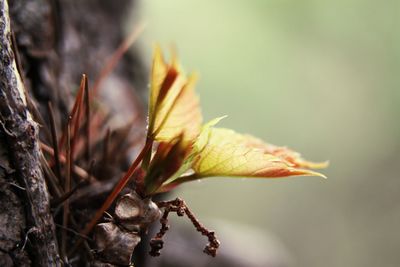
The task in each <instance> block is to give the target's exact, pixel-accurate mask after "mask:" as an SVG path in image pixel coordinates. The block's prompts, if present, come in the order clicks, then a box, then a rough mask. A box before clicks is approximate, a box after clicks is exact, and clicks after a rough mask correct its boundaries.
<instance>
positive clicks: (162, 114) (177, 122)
mask: <svg viewBox="0 0 400 267" xmlns="http://www.w3.org/2000/svg"><path fill="white" fill-rule="evenodd" d="M196 79H197V78H196V76H195V75H191V76H190V77H189V78H186V76H185V75H184V74H183V73H182V70H181V68H180V67H179V63H178V62H177V59H176V58H175V57H174V58H173V59H172V62H171V63H170V64H169V65H167V64H166V63H165V62H164V59H163V57H162V55H161V51H160V49H159V48H158V47H156V49H155V52H154V60H153V68H152V73H151V86H150V104H149V127H148V136H149V137H150V138H152V139H154V140H156V141H163V142H168V141H170V140H172V139H174V138H175V137H177V136H179V135H180V134H182V133H184V138H185V140H186V141H193V140H194V139H195V138H196V137H197V135H198V134H199V132H200V126H201V121H202V116H201V111H200V107H199V99H198V97H197V96H196V94H195V92H194V86H195V83H196Z"/></svg>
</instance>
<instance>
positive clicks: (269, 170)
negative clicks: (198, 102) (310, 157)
mask: <svg viewBox="0 0 400 267" xmlns="http://www.w3.org/2000/svg"><path fill="white" fill-rule="evenodd" d="M198 140H200V141H201V142H204V140H207V142H206V144H202V145H200V146H198V148H199V150H198V151H197V153H196V155H195V156H194V157H193V160H192V165H191V168H192V170H193V171H194V174H192V175H189V176H183V177H180V178H177V179H175V180H174V181H171V182H170V183H166V184H164V185H163V188H162V189H161V190H160V192H161V191H168V190H169V189H171V188H173V187H174V186H176V185H178V184H180V183H183V182H188V181H192V180H195V179H199V178H204V177H211V176H231V177H258V178H277V177H287V176H300V175H309V176H320V177H324V178H325V176H324V175H323V174H320V173H317V172H314V171H311V170H307V169H300V168H298V167H297V166H296V165H294V164H293V163H292V162H290V161H287V160H286V159H285V158H284V157H279V156H276V155H273V154H270V153H268V152H266V150H265V149H261V148H260V146H261V143H255V142H254V141H255V140H258V139H255V138H254V137H251V136H248V135H242V134H238V133H236V132H234V131H232V130H230V129H224V128H209V127H206V128H205V129H203V131H202V133H201V134H200V136H199V138H198ZM258 141H260V140H258ZM260 142H261V141H260ZM194 147H195V148H196V144H195V145H194ZM321 166H322V165H321ZM168 182H169V181H168Z"/></svg>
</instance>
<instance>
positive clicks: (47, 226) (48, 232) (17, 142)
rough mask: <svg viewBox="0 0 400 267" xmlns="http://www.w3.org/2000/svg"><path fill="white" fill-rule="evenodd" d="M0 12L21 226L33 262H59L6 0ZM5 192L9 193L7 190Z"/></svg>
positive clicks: (4, 91)
mask: <svg viewBox="0 0 400 267" xmlns="http://www.w3.org/2000/svg"><path fill="white" fill-rule="evenodd" d="M0 12H1V21H0V22H1V23H0V43H1V55H0V73H1V75H0V82H1V88H0V121H1V126H2V130H3V136H5V140H6V141H7V147H8V151H9V153H8V156H9V160H10V161H11V162H12V166H13V167H14V168H15V171H16V176H17V180H18V182H19V184H20V185H22V186H23V187H24V195H25V197H26V200H27V201H26V206H25V209H26V215H27V222H28V223H27V228H26V229H24V230H25V231H26V230H28V232H29V233H30V234H31V235H32V236H34V238H30V240H32V243H33V247H34V249H32V252H33V257H34V258H33V259H34V262H35V263H36V264H37V265H40V266H61V262H60V258H59V255H58V248H57V241H56V238H55V234H54V233H55V231H54V222H53V218H52V216H51V214H50V199H49V194H48V191H47V186H46V182H45V179H44V176H43V173H42V170H41V168H40V166H41V165H40V160H39V159H40V154H39V153H40V150H39V145H38V126H37V124H36V123H35V122H34V121H33V120H32V119H31V115H30V114H29V111H28V110H27V104H26V99H25V89H24V87H23V84H22V82H21V77H20V76H19V72H18V70H17V67H16V62H15V56H14V52H13V50H12V41H11V28H10V26H11V25H10V19H9V15H8V5H7V2H6V1H0ZM8 195H9V196H10V197H11V196H12V194H10V193H9V194H8ZM5 196H7V191H5ZM16 203H17V202H16ZM5 251H7V250H5Z"/></svg>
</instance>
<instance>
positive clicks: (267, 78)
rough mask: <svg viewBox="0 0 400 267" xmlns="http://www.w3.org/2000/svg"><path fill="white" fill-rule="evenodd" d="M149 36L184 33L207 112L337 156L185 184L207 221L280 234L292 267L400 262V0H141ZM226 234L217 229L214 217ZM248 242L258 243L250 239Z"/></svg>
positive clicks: (171, 37)
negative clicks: (277, 174) (272, 173)
mask: <svg viewBox="0 0 400 267" xmlns="http://www.w3.org/2000/svg"><path fill="white" fill-rule="evenodd" d="M141 9H142V10H141V11H140V12H141V20H143V21H145V22H147V27H146V32H145V34H144V36H143V38H142V41H141V46H142V47H143V49H145V50H146V55H147V57H146V58H147V60H148V62H147V64H150V58H151V49H150V48H151V45H152V44H153V43H154V42H159V43H160V44H161V45H162V46H163V47H164V48H165V49H166V50H167V49H168V48H169V47H170V45H176V47H177V49H178V53H179V56H180V59H181V61H182V64H183V65H184V67H185V69H186V70H187V71H197V72H199V73H200V81H199V83H198V87H197V88H198V92H199V94H200V96H201V103H202V107H203V112H204V117H205V120H209V119H212V118H214V117H217V116H221V115H225V114H227V115H229V117H228V118H227V119H225V120H224V121H223V122H222V123H221V124H220V126H223V127H229V128H233V129H235V130H237V131H238V132H242V133H250V134H253V135H256V136H258V137H261V138H263V139H264V140H266V141H268V142H270V143H273V144H276V145H287V146H289V147H291V148H293V149H295V150H297V151H300V152H302V154H303V156H304V157H306V158H307V159H310V160H315V161H324V160H327V159H328V160H330V167H329V168H328V169H326V170H323V171H322V172H323V173H324V174H326V175H327V176H328V177H329V178H328V180H323V179H320V178H315V177H299V178H286V179H277V180H263V179H260V180H258V179H251V180H249V179H226V178H212V179H208V180H204V181H202V182H195V183H191V184H187V185H185V186H182V187H181V188H180V190H179V191H175V192H173V194H174V195H176V196H180V197H183V198H184V199H185V200H186V202H187V203H188V204H189V206H190V207H191V208H192V209H193V211H194V212H195V213H196V214H197V215H198V217H199V218H201V219H202V220H203V221H205V222H207V219H206V218H220V219H225V220H228V222H229V221H231V222H239V223H243V224H247V225H251V226H253V227H258V228H261V229H263V230H265V232H269V233H273V234H274V235H275V236H276V237H277V238H278V239H280V240H281V242H282V243H283V244H284V246H285V247H286V248H287V250H288V251H289V253H290V254H291V256H292V258H293V265H292V266H299V267H304V266H306V267H317V266H318V267H319V266H326V267H330V266H332V267H333V266H352V267H358V266H359V267H361V266H363V267H365V266H385V267H386V266H400V253H399V252H400V231H399V227H400V180H399V178H400V177H399V174H398V170H397V167H398V165H400V156H399V155H400V139H399V137H400V124H399V116H398V115H399V112H400V90H399V89H400V75H399V70H400V27H399V26H400V1H397V0H393V1H371V0H362V1H361V0H341V1H320V0H301V1H299V0H297V1H295V0H257V1H228V0H220V1H184V0H168V1H166V0H152V1H142V6H141ZM216 230H217V232H218V229H216ZM242 245H243V246H246V244H242Z"/></svg>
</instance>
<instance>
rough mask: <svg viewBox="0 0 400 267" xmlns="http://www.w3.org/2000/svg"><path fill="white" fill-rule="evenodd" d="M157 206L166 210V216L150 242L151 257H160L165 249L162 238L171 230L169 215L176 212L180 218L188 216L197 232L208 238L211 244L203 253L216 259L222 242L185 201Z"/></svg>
mask: <svg viewBox="0 0 400 267" xmlns="http://www.w3.org/2000/svg"><path fill="white" fill-rule="evenodd" d="M157 205H158V207H159V208H164V214H163V216H162V217H161V219H160V223H161V229H160V231H159V232H158V233H157V234H156V236H155V237H154V238H152V239H151V240H150V246H151V250H150V252H149V254H150V255H151V256H153V257H156V256H160V250H161V249H162V248H163V245H164V241H163V240H162V238H163V237H164V235H165V234H166V232H167V231H168V229H169V225H168V224H167V223H168V215H169V213H170V212H171V211H172V212H176V214H177V215H178V216H183V215H185V214H186V216H187V217H188V218H189V220H190V221H191V222H192V224H193V225H194V227H195V228H196V230H197V231H198V232H200V233H201V234H202V235H203V236H206V237H207V238H208V242H209V243H208V244H207V246H206V247H205V248H204V250H203V252H204V253H206V254H208V255H210V256H212V257H215V256H216V255H217V250H218V248H219V245H220V242H219V241H218V239H217V237H216V236H215V232H214V231H210V230H208V229H207V228H205V227H204V226H203V225H202V224H201V223H200V222H199V220H198V219H197V218H196V216H195V215H194V214H193V213H192V212H191V211H190V209H189V208H188V206H187V205H186V203H185V201H183V200H182V199H180V198H176V199H175V200H171V201H160V202H158V203H157Z"/></svg>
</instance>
